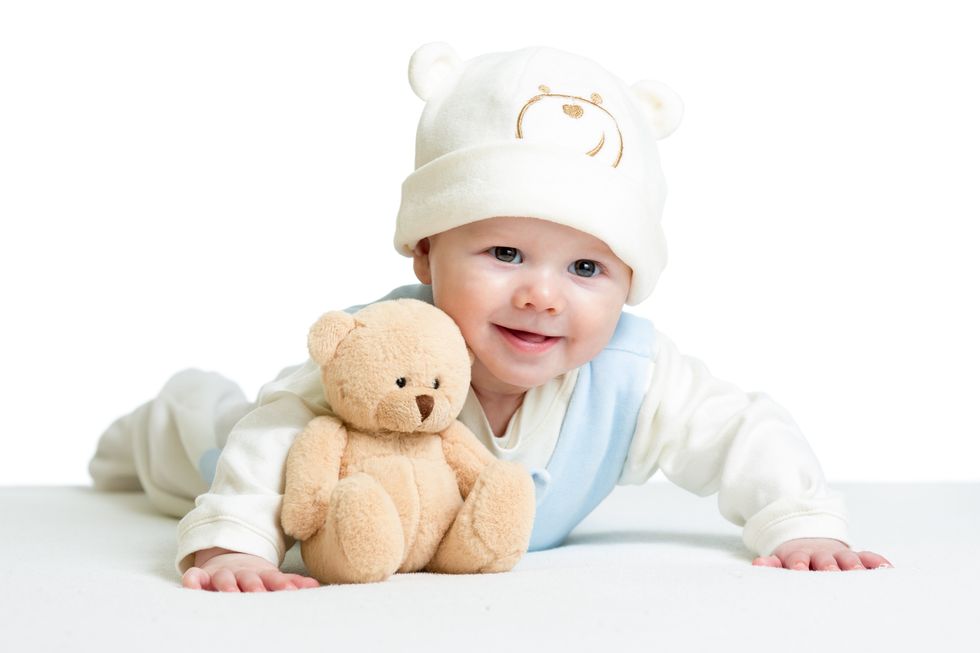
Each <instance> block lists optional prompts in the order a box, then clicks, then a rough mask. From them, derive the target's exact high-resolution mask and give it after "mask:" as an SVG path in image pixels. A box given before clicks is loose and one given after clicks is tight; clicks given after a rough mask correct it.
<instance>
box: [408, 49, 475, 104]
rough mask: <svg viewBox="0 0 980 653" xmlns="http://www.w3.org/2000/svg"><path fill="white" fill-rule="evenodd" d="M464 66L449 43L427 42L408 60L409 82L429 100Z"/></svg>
mask: <svg viewBox="0 0 980 653" xmlns="http://www.w3.org/2000/svg"><path fill="white" fill-rule="evenodd" d="M462 68H463V62H462V61H461V60H460V58H459V55H458V54H456V51H455V50H453V48H452V46H450V45H449V44H448V43H443V42H442V41H435V42H433V43H426V44H425V45H423V46H422V47H420V48H419V49H418V50H416V51H415V53H414V54H413V55H412V58H411V59H410V60H409V62H408V83H409V84H411V85H412V90H413V91H415V94H416V95H417V96H419V98H421V99H422V100H428V99H429V98H430V97H432V96H433V95H435V93H436V91H438V90H439V88H440V87H441V86H443V85H444V84H446V83H447V82H449V81H450V80H452V79H454V78H455V77H456V75H458V74H459V71H460V70H461V69H462Z"/></svg>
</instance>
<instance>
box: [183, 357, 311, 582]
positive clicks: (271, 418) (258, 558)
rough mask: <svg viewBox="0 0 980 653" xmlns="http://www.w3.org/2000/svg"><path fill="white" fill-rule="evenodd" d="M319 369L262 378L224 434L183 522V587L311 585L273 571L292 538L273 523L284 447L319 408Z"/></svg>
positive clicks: (277, 513)
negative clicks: (209, 478) (254, 401)
mask: <svg viewBox="0 0 980 653" xmlns="http://www.w3.org/2000/svg"><path fill="white" fill-rule="evenodd" d="M319 371H320V370H319V367H317V366H315V365H313V364H310V363H309V362H308V363H307V365H304V366H302V367H301V368H299V369H297V370H296V371H295V372H293V373H292V374H290V375H289V376H288V377H286V378H280V379H277V380H276V381H274V382H272V383H269V384H267V385H266V386H264V387H263V389H262V391H260V393H259V401H258V404H259V405H258V406H257V407H256V408H255V409H254V410H253V411H252V412H250V413H248V414H247V415H246V416H245V417H243V418H242V419H241V420H240V421H239V422H238V424H236V425H235V428H234V429H232V432H231V433H230V434H229V436H228V442H227V444H226V445H225V448H224V450H223V451H222V453H221V457H220V458H219V460H218V467H217V469H216V473H215V479H214V482H213V483H212V485H211V488H210V490H209V491H208V492H207V493H205V494H202V495H201V496H199V497H198V498H197V501H196V506H195V508H194V509H193V510H191V511H190V512H189V513H187V515H186V516H185V517H184V518H183V519H182V520H181V522H180V524H179V525H178V529H177V531H178V534H177V570H178V573H180V574H181V576H182V582H183V585H184V586H185V587H191V588H195V589H212V590H217V591H232V592H234V591H243V590H244V591H262V590H263V589H265V590H275V589H288V588H289V587H290V586H293V587H300V588H302V587H314V586H316V583H315V581H313V580H312V579H306V580H301V579H302V577H299V576H296V575H293V574H283V573H282V572H280V571H279V565H281V564H282V561H283V558H284V557H285V554H286V551H287V550H288V549H289V547H290V546H291V545H292V544H293V542H292V539H291V538H290V537H288V536H287V535H286V534H285V533H284V532H283V530H282V527H281V525H280V523H279V520H280V510H281V506H282V493H283V491H284V476H285V474H284V472H285V462H286V457H287V455H288V452H289V447H290V445H291V444H292V442H293V440H294V439H295V438H296V436H297V435H298V434H299V433H300V432H301V431H302V430H303V429H304V427H306V425H307V424H308V423H309V422H310V421H311V420H312V419H313V418H314V417H316V413H315V412H314V410H316V411H317V412H320V407H319V406H316V405H315V404H314V401H313V400H314V399H319V400H321V401H322V396H323V395H322V389H321V386H320V381H319Z"/></svg>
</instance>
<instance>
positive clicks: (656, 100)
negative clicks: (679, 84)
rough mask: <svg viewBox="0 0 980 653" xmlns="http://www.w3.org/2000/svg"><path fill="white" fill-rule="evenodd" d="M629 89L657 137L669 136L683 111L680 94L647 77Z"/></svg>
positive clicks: (679, 120)
mask: <svg viewBox="0 0 980 653" xmlns="http://www.w3.org/2000/svg"><path fill="white" fill-rule="evenodd" d="M630 89H631V90H632V91H633V94H634V95H635V96H636V98H637V99H638V100H639V102H640V106H641V107H643V111H644V113H646V115H647V117H648V118H649V120H650V123H651V124H652V125H653V131H654V133H655V134H656V137H657V139H658V140H659V139H661V138H667V137H668V136H670V135H671V134H672V133H673V132H674V130H675V129H677V125H679V124H680V122H681V115H683V113H684V103H683V102H681V98H680V96H679V95H677V93H675V92H674V91H673V90H672V89H671V88H670V87H669V86H667V85H666V84H662V83H661V82H655V81H652V80H649V79H644V80H642V81H639V82H637V83H635V84H633V86H632V87H630Z"/></svg>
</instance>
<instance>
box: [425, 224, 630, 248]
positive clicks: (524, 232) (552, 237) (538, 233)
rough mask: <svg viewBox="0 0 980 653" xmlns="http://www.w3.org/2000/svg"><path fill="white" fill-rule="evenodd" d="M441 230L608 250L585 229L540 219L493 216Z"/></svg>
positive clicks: (463, 235)
mask: <svg viewBox="0 0 980 653" xmlns="http://www.w3.org/2000/svg"><path fill="white" fill-rule="evenodd" d="M442 233H443V234H450V233H452V234H453V235H454V236H455V237H458V238H460V239H461V240H480V239H487V238H490V239H493V238H504V239H515V240H525V241H528V242H538V243H546V244H548V245H549V246H560V245H563V246H568V247H575V248H583V249H595V250H607V251H611V249H610V248H609V246H608V245H607V244H606V243H605V242H604V241H603V240H601V239H600V238H598V237H597V236H595V235H593V234H591V233H589V232H587V231H583V230H580V229H575V228H574V227H570V226H567V225H564V224H559V223H557V222H552V221H550V220H545V219H541V218H531V217H518V216H496V217H491V218H484V219H482V220H476V221H473V222H470V223H468V224H464V225H462V226H459V227H455V228H453V229H450V230H448V231H445V232H442ZM437 235H441V234H437ZM500 244H501V245H506V244H507V243H505V242H501V243H500Z"/></svg>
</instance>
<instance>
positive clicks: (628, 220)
mask: <svg viewBox="0 0 980 653" xmlns="http://www.w3.org/2000/svg"><path fill="white" fill-rule="evenodd" d="M409 81H410V83H411V86H412V89H413V90H414V91H415V93H416V94H417V95H418V96H419V97H420V98H421V99H423V100H424V101H426V106H425V109H424V111H423V113H422V117H421V120H420V123H419V126H418V133H417V141H416V170H415V172H414V173H412V174H411V175H409V177H408V178H407V179H406V180H405V182H404V184H403V185H402V203H401V208H400V210H399V213H398V218H397V224H396V229H395V246H396V248H397V249H398V250H399V251H400V252H401V253H403V254H405V255H407V256H411V257H412V259H413V263H414V270H415V275H416V276H417V277H418V280H419V281H420V282H421V285H417V286H405V287H402V288H398V289H396V290H394V291H393V292H392V293H390V294H389V295H388V296H387V297H385V298H386V299H387V298H395V297H415V298H418V299H422V300H425V301H429V302H432V303H434V304H435V305H436V306H438V307H439V308H441V309H442V310H444V311H445V312H446V313H448V314H449V315H450V316H451V317H452V318H453V319H454V320H455V321H456V323H457V324H458V325H459V328H460V330H461V331H462V333H463V336H464V338H465V339H466V342H467V344H468V345H469V347H470V348H471V349H472V350H473V352H474V354H475V360H474V363H473V371H472V385H471V388H470V393H469V396H468V398H467V401H466V404H465V406H464V408H463V412H462V413H461V415H460V419H461V420H462V421H463V422H464V423H465V424H466V425H467V426H468V427H469V428H470V429H471V430H472V431H473V432H474V433H475V434H476V435H477V437H479V438H480V439H481V440H482V441H483V443H484V444H485V445H486V446H487V447H488V448H489V449H490V450H491V451H492V452H493V453H494V455H495V456H497V457H499V458H505V459H510V460H516V461H518V462H520V463H522V464H523V465H524V466H525V467H526V468H527V469H528V471H529V472H530V473H531V474H532V476H533V478H534V480H535V484H536V491H537V514H536V517H535V524H534V532H533V534H532V538H531V550H540V549H546V548H550V547H554V546H558V545H560V544H561V542H562V541H563V540H564V539H565V537H566V536H567V535H568V534H569V532H571V530H572V529H573V528H574V527H575V526H576V525H577V524H578V523H579V522H580V521H581V520H582V519H583V518H584V517H585V516H586V515H587V514H588V513H589V512H591V510H592V509H593V508H595V506H596V505H598V503H599V502H600V501H601V500H602V499H603V498H604V497H605V496H607V495H608V494H609V492H611V491H612V490H613V488H614V487H615V486H616V485H617V484H642V483H645V482H646V481H647V480H648V479H649V478H650V477H651V476H652V475H653V474H654V473H655V472H656V471H657V470H661V471H663V472H664V474H665V475H666V476H667V478H669V479H670V480H671V481H673V482H674V483H676V484H678V485H680V486H681V487H684V488H686V489H688V490H690V491H692V492H695V493H697V494H699V495H706V494H709V493H713V492H718V493H719V502H718V503H719V508H720V510H721V513H722V515H723V516H724V517H725V518H727V519H728V520H730V521H732V522H734V523H735V524H738V525H740V526H742V527H743V536H742V537H743V541H744V542H745V544H746V546H747V547H748V548H749V549H750V550H751V551H753V552H754V553H756V554H757V555H758V557H757V558H755V561H754V563H753V564H757V565H767V566H774V567H786V568H790V569H814V570H841V569H843V570H850V569H866V568H875V567H879V566H883V565H888V564H889V563H888V561H887V560H885V558H883V557H882V556H880V555H878V554H875V553H871V552H867V551H864V552H854V551H852V550H851V549H850V548H849V546H848V544H847V543H846V542H847V541H848V535H847V531H846V528H847V526H846V521H845V516H844V507H843V503H842V500H841V497H840V496H839V495H837V494H836V493H832V492H830V491H828V489H827V487H826V483H825V481H824V478H823V474H822V471H821V469H820V466H819V463H818V462H817V460H816V459H815V457H814V455H813V453H812V451H811V450H810V448H809V446H808V445H807V443H806V441H805V440H804V438H803V436H802V435H801V434H800V432H799V429H798V428H797V426H796V425H795V424H794V422H793V420H792V419H791V418H790V416H789V415H787V414H786V412H785V411H784V410H783V409H782V408H780V407H779V406H778V405H777V404H775V403H774V402H773V401H772V400H771V399H769V398H768V397H767V396H766V395H764V394H753V393H743V392H741V391H740V390H738V389H737V388H735V387H734V386H732V385H730V384H728V383H725V382H723V381H720V380H718V379H715V378H713V377H712V376H711V375H710V374H709V373H708V371H707V369H706V368H705V367H704V365H703V364H702V363H700V362H699V361H697V360H696V359H693V358H688V357H685V356H682V355H680V354H679V353H678V352H677V350H676V348H675V347H674V345H673V344H672V343H671V341H670V340H669V339H667V338H666V337H665V336H664V335H663V334H662V333H660V332H659V331H657V330H656V329H654V327H653V325H652V324H650V323H649V322H648V321H647V320H645V319H642V318H639V317H637V316H635V315H632V314H630V313H626V312H624V311H623V310H622V309H623V306H624V304H630V305H635V304H637V303H639V302H641V301H642V300H643V299H645V298H646V297H647V296H649V295H650V293H651V292H652V290H653V288H654V285H655V283H656V281H657V278H658V276H659V274H660V272H661V270H662V269H663V266H664V264H665V262H666V249H665V245H664V238H663V233H662V231H661V228H660V217H661V209H662V206H663V200H664V193H665V189H664V182H663V176H662V173H661V171H660V164H659V159H658V155H657V150H656V144H655V142H656V140H658V139H660V138H663V137H665V136H667V135H669V134H670V133H671V132H672V131H673V130H674V129H675V128H676V126H677V124H678V121H679V119H680V115H681V103H680V100H679V99H678V98H677V97H676V95H674V93H673V92H671V91H670V90H669V89H668V88H666V87H664V86H663V85H662V84H659V83H655V82H650V81H642V82H638V83H636V84H633V85H631V86H628V85H626V84H624V83H623V82H622V81H621V80H620V79H619V78H617V77H615V76H614V75H612V74H611V73H609V72H608V71H606V70H605V69H603V68H602V67H600V66H599V65H597V64H596V63H594V62H592V61H590V60H588V59H585V58H583V57H580V56H577V55H573V54H571V53H568V52H564V51H561V50H556V49H553V48H545V47H539V48H526V49H523V50H517V51H514V52H504V53H493V54H487V55H483V56H479V57H475V58H473V59H471V60H469V61H465V62H464V61H461V60H460V58H459V57H458V56H457V55H456V53H455V52H454V51H453V50H452V49H451V48H450V47H449V46H448V45H446V44H444V43H430V44H427V45H424V46H422V47H421V48H419V49H418V50H417V51H416V52H415V53H414V54H413V55H412V58H411V61H410V63H409ZM356 308H357V307H354V308H352V309H348V310H355V309H356ZM329 411H330V407H329V406H327V405H326V404H325V402H324V399H323V392H322V389H321V386H320V370H319V367H317V366H316V364H315V363H313V362H312V361H307V362H306V363H305V364H302V365H298V366H295V367H290V368H287V369H285V370H283V371H282V372H281V373H280V374H279V376H278V377H277V378H276V379H274V380H273V381H271V382H269V383H268V384H266V385H265V386H263V388H262V389H261V391H260V392H259V396H258V398H257V400H256V402H254V403H252V402H249V401H247V400H246V398H245V397H244V395H243V393H242V392H241V390H240V389H239V388H238V386H237V385H235V384H234V383H232V382H230V381H228V380H226V379H224V378H222V377H220V376H219V375H217V374H213V373H205V372H201V371H198V370H185V371H183V372H181V373H178V374H177V375H175V376H174V377H173V378H172V379H171V380H170V381H168V383H167V384H166V385H165V386H164V388H163V389H162V390H161V392H160V394H159V395H158V396H157V397H156V398H155V399H153V400H152V401H150V402H147V403H146V404H144V405H143V406H140V407H139V408H137V409H136V410H135V411H134V412H132V413H130V414H129V415H126V416H124V417H122V418H120V419H118V420H117V421H116V422H115V423H114V424H113V425H112V426H110V427H109V429H108V430H107V431H106V433H105V434H103V436H102V438H101V440H100V442H99V447H98V450H97V452H96V454H95V457H94V458H93V460H92V462H91V464H90V470H91V473H92V476H93V478H94V479H95V485H96V487H98V488H103V489H137V488H143V489H144V490H145V491H146V492H147V494H148V496H149V498H150V500H151V501H152V502H153V503H154V505H156V506H157V507H158V508H159V509H161V510H163V511H165V512H167V513H169V514H173V515H176V516H178V517H183V519H182V520H181V521H180V524H179V526H178V547H177V561H176V562H177V569H178V571H179V573H181V574H182V580H183V585H184V586H185V587H189V588H196V589H207V590H217V591H231V592H236V591H246V592H249V591H266V590H282V589H297V588H305V587H314V586H316V585H317V582H316V581H315V580H313V579H311V578H307V577H304V576H301V575H298V574H286V573H283V572H281V571H280V565H281V564H282V561H283V557H284V556H285V553H286V551H287V550H288V549H289V547H290V546H291V545H292V544H293V542H292V541H291V540H290V539H289V538H288V537H287V536H286V535H285V534H284V533H283V532H282V529H281V528H280V526H279V509H280V504H281V501H282V488H283V474H284V462H285V458H286V454H287V451H288V449H289V446H290V444H291V442H292V440H293V438H294V437H295V436H296V435H297V434H298V433H299V432H300V431H302V429H303V427H304V426H305V425H306V424H307V422H309V421H310V420H311V419H313V418H314V417H315V416H317V415H323V414H326V413H329ZM219 453H220V456H219Z"/></svg>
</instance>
